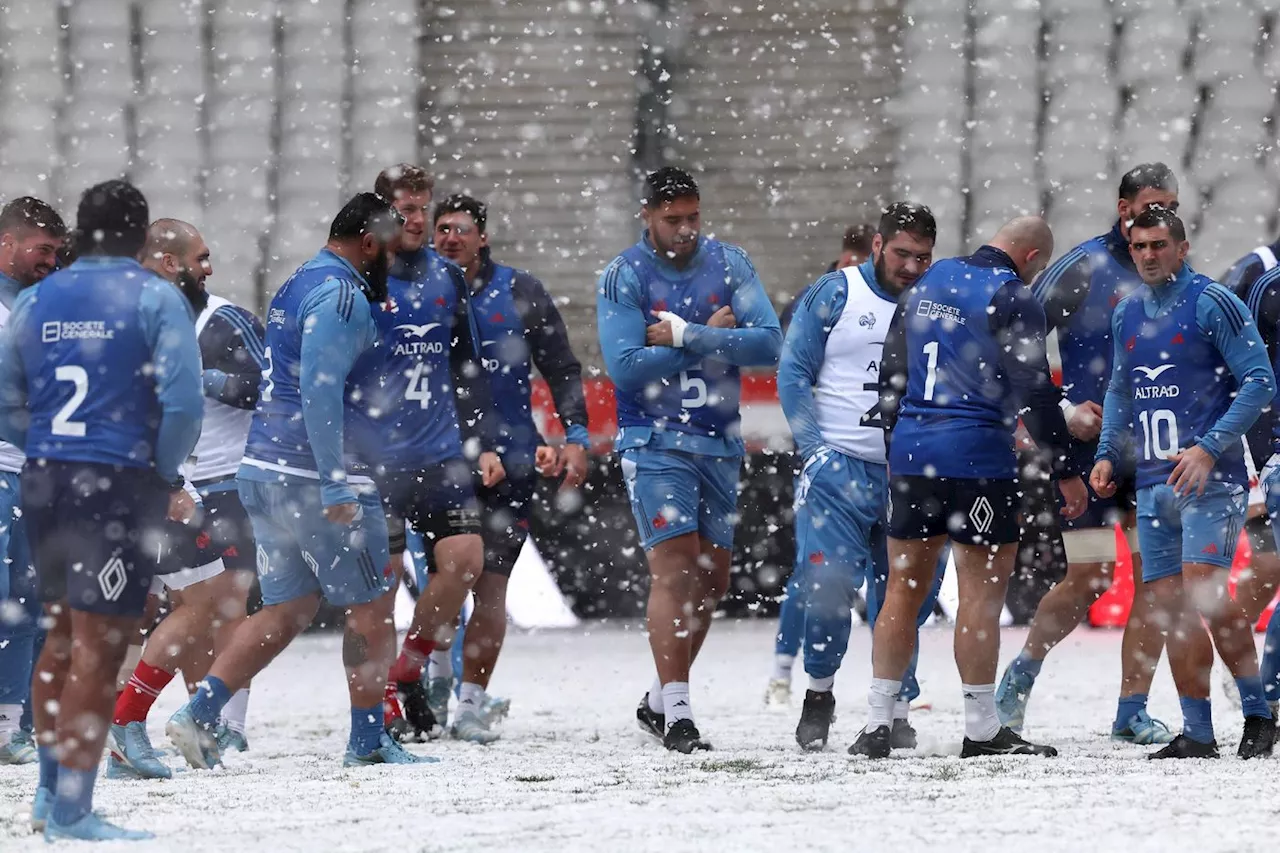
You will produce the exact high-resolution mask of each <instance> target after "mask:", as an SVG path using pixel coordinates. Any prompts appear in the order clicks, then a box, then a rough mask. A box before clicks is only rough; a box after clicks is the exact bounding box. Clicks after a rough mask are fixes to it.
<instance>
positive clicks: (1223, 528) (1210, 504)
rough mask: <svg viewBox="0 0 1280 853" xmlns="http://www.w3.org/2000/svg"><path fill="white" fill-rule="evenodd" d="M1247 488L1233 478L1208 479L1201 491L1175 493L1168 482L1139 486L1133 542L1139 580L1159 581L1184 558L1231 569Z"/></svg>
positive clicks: (1172, 572)
mask: <svg viewBox="0 0 1280 853" xmlns="http://www.w3.org/2000/svg"><path fill="white" fill-rule="evenodd" d="M1247 499H1248V493H1247V492H1246V491H1245V488H1244V486H1240V485H1237V484H1235V483H1209V484H1208V485H1207V486H1206V487H1205V490H1204V494H1203V495H1200V496H1197V495H1195V494H1190V495H1181V496H1179V495H1176V494H1174V492H1173V486H1166V485H1163V484H1161V485H1157V486H1147V487H1145V488H1141V489H1139V490H1138V545H1139V546H1140V547H1141V549H1142V580H1143V582H1144V583H1149V582H1150V581H1155V580H1160V579H1161V578H1167V577H1170V576H1172V575H1176V574H1178V573H1180V572H1181V571H1182V566H1183V564H1184V563H1207V564H1209V565H1211V566H1221V567H1222V568H1224V569H1230V568H1231V561H1232V560H1233V559H1235V555H1236V544H1237V543H1238V542H1239V541H1240V529H1241V528H1242V527H1244V517H1245V502H1246V500H1247Z"/></svg>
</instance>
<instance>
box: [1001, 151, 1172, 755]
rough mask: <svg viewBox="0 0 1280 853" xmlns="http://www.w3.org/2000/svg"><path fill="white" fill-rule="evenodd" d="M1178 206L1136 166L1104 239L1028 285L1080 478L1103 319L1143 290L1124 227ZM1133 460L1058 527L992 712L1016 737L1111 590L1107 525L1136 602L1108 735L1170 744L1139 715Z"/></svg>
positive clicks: (1148, 655)
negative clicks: (1054, 550) (1058, 573)
mask: <svg viewBox="0 0 1280 853" xmlns="http://www.w3.org/2000/svg"><path fill="white" fill-rule="evenodd" d="M1154 206H1160V207H1164V208H1167V209H1169V210H1176V209H1177V207H1178V182H1177V180H1176V179H1175V178H1174V176H1173V172H1172V171H1170V170H1169V168H1168V167H1167V166H1165V165H1164V164H1163V163H1144V164H1142V165H1140V166H1136V167H1134V168H1133V169H1131V170H1129V171H1128V172H1126V173H1125V175H1124V177H1122V178H1121V179H1120V193H1119V200H1118V201H1117V202H1116V211H1117V213H1118V214H1119V218H1118V219H1117V220H1116V223H1115V225H1114V226H1112V228H1111V230H1110V231H1109V232H1107V233H1106V234H1103V235H1101V236H1099V237H1094V238H1093V239H1092V240H1088V241H1086V242H1084V243H1082V244H1080V245H1079V246H1077V247H1076V248H1074V249H1072V250H1071V251H1070V252H1067V253H1066V254H1065V255H1063V256H1062V257H1061V258H1060V259H1059V260H1058V261H1057V262H1056V263H1054V264H1053V265H1052V266H1050V267H1049V268H1048V269H1047V270H1045V273H1044V275H1042V276H1040V278H1039V280H1037V281H1036V283H1035V286H1034V288H1033V289H1034V292H1035V295H1036V298H1037V299H1039V300H1040V302H1041V304H1043V305H1044V313H1045V319H1046V320H1047V322H1048V327H1049V329H1050V330H1054V329H1056V330H1057V332H1058V350H1059V352H1060V353H1061V356H1062V389H1063V397H1064V398H1065V408H1064V412H1065V414H1066V418H1067V428H1068V429H1069V430H1070V431H1071V436H1072V441H1071V467H1072V470H1081V471H1084V470H1088V469H1089V468H1090V467H1091V465H1092V459H1093V456H1094V453H1095V451H1096V449H1097V438H1098V430H1099V429H1100V427H1101V425H1102V420H1101V417H1102V401H1103V397H1104V396H1105V394H1106V389H1107V381H1108V379H1109V378H1110V375H1111V350H1112V346H1111V313H1112V311H1113V310H1114V308H1115V306H1116V304H1117V303H1119V302H1120V300H1122V299H1124V298H1125V297H1126V296H1128V295H1129V294H1130V293H1132V292H1134V291H1135V290H1137V289H1138V288H1140V287H1141V286H1142V279H1141V277H1140V276H1139V275H1138V271H1137V269H1136V268H1135V266H1134V262H1133V259H1132V258H1131V257H1130V255H1129V227H1130V223H1131V222H1132V221H1133V218H1134V217H1136V216H1137V215H1138V214H1140V213H1142V212H1143V211H1144V210H1147V209H1148V208H1150V207H1154ZM1133 465H1134V463H1133V459H1132V453H1129V454H1128V455H1126V456H1124V457H1123V458H1122V459H1121V467H1120V469H1119V470H1120V477H1119V485H1118V487H1117V492H1116V494H1115V495H1114V496H1112V497H1109V498H1100V497H1099V496H1097V495H1094V494H1091V495H1090V496H1089V506H1088V509H1086V510H1085V513H1084V515H1082V516H1080V518H1077V519H1074V520H1068V521H1066V522H1064V523H1063V527H1064V531H1063V534H1062V542H1063V546H1064V547H1065V549H1066V554H1067V576H1066V578H1065V579H1064V580H1063V581H1062V582H1061V583H1059V584H1057V585H1056V586H1054V588H1053V589H1051V590H1050V591H1049V592H1048V593H1047V594H1046V595H1045V596H1044V598H1042V599H1041V600H1040V605H1039V607H1038V608H1037V609H1036V615H1035V618H1034V620H1032V623H1031V630H1030V632H1028V634H1027V642H1026V644H1025V645H1024V646H1023V648H1022V651H1021V652H1019V654H1018V656H1017V657H1016V658H1014V660H1013V662H1012V663H1010V664H1009V667H1008V669H1006V670H1005V673H1004V677H1003V678H1001V680H1000V688H999V689H998V690H997V691H996V707H997V709H998V710H999V712H1000V722H1001V723H1003V724H1004V725H1006V726H1008V727H1009V728H1010V729H1012V730H1013V731H1015V732H1019V733H1021V732H1022V725H1023V719H1024V718H1025V715H1026V710H1027V702H1028V700H1029V699H1030V697H1031V689H1032V687H1034V686H1035V682H1036V676H1038V675H1039V674H1040V667H1041V665H1042V664H1043V663H1044V659H1045V656H1046V655H1048V653H1049V652H1050V651H1051V650H1052V649H1053V648H1054V647H1055V646H1057V645H1058V644H1059V643H1061V642H1062V641H1063V640H1064V639H1066V638H1067V636H1068V635H1069V634H1070V633H1071V632H1072V631H1074V630H1075V629H1076V626H1078V625H1079V624H1080V623H1081V621H1083V620H1084V617H1085V614H1086V613H1087V612H1088V610H1089V607H1090V606H1091V605H1092V604H1093V603H1094V602H1095V601H1097V600H1098V597H1099V596H1100V595H1102V593H1104V592H1105V591H1106V590H1107V588H1108V587H1109V586H1110V585H1111V575H1112V572H1113V571H1114V568H1115V561H1116V535H1115V526H1116V524H1117V523H1120V524H1121V525H1122V526H1123V527H1124V529H1125V530H1126V532H1127V533H1128V537H1129V543H1130V552H1131V553H1132V554H1133V567H1134V581H1135V587H1134V596H1133V607H1132V609H1131V610H1130V611H1129V620H1128V622H1127V623H1126V624H1125V629H1124V638H1123V639H1122V640H1121V645H1120V670H1121V677H1120V701H1119V703H1118V705H1117V710H1116V718H1115V722H1114V724H1113V725H1112V727H1111V736H1112V737H1113V738H1115V739H1117V740H1127V741H1132V742H1134V743H1142V744H1149V743H1168V742H1169V741H1171V740H1173V733H1172V732H1170V731H1169V728H1168V726H1166V725H1165V724H1164V723H1162V722H1160V721H1159V720H1156V719H1152V717H1151V715H1150V714H1148V713H1147V693H1148V692H1149V691H1150V689H1151V679H1152V678H1153V677H1154V675H1155V670H1156V664H1157V663H1159V661H1160V652H1161V650H1162V649H1163V648H1164V636H1163V634H1162V633H1161V626H1160V625H1159V624H1158V622H1157V621H1156V620H1155V619H1153V618H1152V614H1153V612H1154V610H1153V602H1152V600H1151V598H1150V596H1148V595H1147V594H1146V592H1145V591H1144V589H1143V587H1142V581H1141V575H1142V561H1141V555H1140V549H1139V548H1138V543H1137V536H1136V533H1135V524H1136V521H1135V518H1134V515H1133V509H1134V499H1135V488H1134V484H1133Z"/></svg>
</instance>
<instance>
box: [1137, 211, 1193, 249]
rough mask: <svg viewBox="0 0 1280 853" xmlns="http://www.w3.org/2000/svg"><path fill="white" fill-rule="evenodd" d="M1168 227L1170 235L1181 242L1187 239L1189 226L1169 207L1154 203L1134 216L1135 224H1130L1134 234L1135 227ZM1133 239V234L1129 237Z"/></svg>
mask: <svg viewBox="0 0 1280 853" xmlns="http://www.w3.org/2000/svg"><path fill="white" fill-rule="evenodd" d="M1160 227H1164V228H1168V229H1169V236H1170V237H1172V238H1173V239H1175V240H1177V241H1178V242H1179V243H1181V242H1182V241H1183V240H1186V239H1187V226H1185V225H1183V224H1182V220H1181V219H1180V218H1179V217H1178V214H1176V213H1174V212H1173V211H1172V210H1170V209H1169V208H1167V207H1160V206H1159V205H1152V206H1151V207H1148V208H1147V209H1146V210H1144V211H1142V212H1141V213H1139V214H1138V215H1137V217H1135V218H1134V220H1133V224H1131V225H1130V226H1129V234H1130V235H1132V234H1133V229H1135V228H1160ZM1129 239H1130V240H1131V241H1132V239H1133V237H1132V236H1130V238H1129Z"/></svg>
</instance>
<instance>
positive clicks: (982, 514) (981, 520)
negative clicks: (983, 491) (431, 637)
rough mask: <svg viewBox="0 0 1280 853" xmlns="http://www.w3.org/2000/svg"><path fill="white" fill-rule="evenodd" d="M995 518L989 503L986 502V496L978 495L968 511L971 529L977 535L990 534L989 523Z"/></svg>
mask: <svg viewBox="0 0 1280 853" xmlns="http://www.w3.org/2000/svg"><path fill="white" fill-rule="evenodd" d="M995 517H996V513H995V510H993V509H992V508H991V501H989V500H987V496H986V495H980V496H979V497H978V499H977V500H975V501H974V502H973V507H972V508H971V509H970V510H969V521H971V522H972V523H973V529H974V530H976V531H978V532H979V533H990V532H991V522H992V521H994V520H995Z"/></svg>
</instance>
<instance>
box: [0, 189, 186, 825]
mask: <svg viewBox="0 0 1280 853" xmlns="http://www.w3.org/2000/svg"><path fill="white" fill-rule="evenodd" d="M147 220H148V217H147V202H146V199H144V198H143V196H142V193H140V192H138V190H137V189H135V188H134V187H133V186H131V185H129V184H127V183H125V182H124V181H110V182H108V183H105V184H99V185H98V186H95V187H91V188H90V189H89V190H87V191H86V192H85V194H84V196H83V198H82V199H81V201H80V207H79V211H78V213H77V221H76V229H77V230H76V240H77V242H78V243H79V246H78V248H79V249H80V259H79V260H77V261H76V262H75V263H74V264H72V265H71V266H70V267H69V268H68V269H66V270H62V271H59V272H58V273H55V274H53V275H51V276H49V277H48V278H46V279H45V280H44V281H42V282H40V283H39V284H37V285H34V286H32V287H30V288H28V289H27V290H26V291H24V292H23V293H22V295H21V296H20V297H19V298H18V300H17V302H16V304H15V305H14V310H13V313H12V315H11V316H10V322H9V324H8V326H7V327H6V328H5V330H4V336H3V338H2V339H0V437H3V438H4V439H5V440H6V441H9V442H11V443H12V444H14V445H17V446H20V447H25V449H26V455H27V462H26V465H25V466H24V468H23V472H22V484H21V494H22V501H23V516H24V519H25V520H26V522H27V524H28V531H29V535H30V539H31V547H32V553H33V555H34V557H35V562H36V568H37V570H38V572H39V576H40V586H41V596H42V598H43V599H44V601H45V602H46V604H47V605H48V607H47V610H46V613H47V615H48V616H49V617H50V618H51V619H52V627H51V628H50V629H49V637H48V639H47V640H46V642H45V646H44V651H43V653H42V654H41V656H40V661H39V663H38V668H39V677H37V678H36V679H35V682H34V685H33V687H34V691H35V695H34V697H33V701H34V710H35V718H36V729H37V731H38V733H39V740H40V748H39V752H40V779H39V783H38V785H39V787H38V788H37V791H36V802H35V805H34V807H33V808H32V823H33V825H35V826H37V827H41V826H42V827H43V829H44V833H45V837H46V838H47V839H54V838H79V839H86V840H111V839H136V838H147V837H150V834H149V833H142V832H132V831H129V830H124V829H121V828H119V827H117V826H114V825H112V824H110V823H107V822H106V821H104V820H102V818H100V817H98V816H97V815H95V814H94V812H93V788H94V782H95V780H96V777H97V772H98V763H99V761H100V760H101V757H102V746H103V742H104V740H105V739H106V736H107V725H106V723H107V721H108V720H109V719H110V714H111V705H112V702H113V701H114V698H115V676H116V670H118V669H119V667H120V663H121V661H122V660H123V658H124V653H125V648H126V646H127V642H128V640H127V635H128V633H129V630H130V628H131V627H132V626H133V625H134V623H135V620H136V619H137V617H138V616H140V615H141V614H142V610H143V607H144V605H145V603H146V596H147V590H148V588H149V586H150V583H151V572H152V569H153V566H154V565H155V563H156V559H157V554H156V553H155V550H154V548H155V538H156V536H157V533H158V531H159V528H160V526H161V524H162V522H163V520H164V518H165V517H166V515H168V517H169V518H170V519H172V520H182V519H184V518H185V517H189V516H190V514H191V512H192V510H193V509H194V505H193V503H192V501H191V499H190V497H189V496H188V495H187V493H186V492H185V491H183V490H182V481H181V477H180V476H179V473H178V469H179V466H180V465H181V464H182V462H183V460H185V459H186V458H187V456H188V455H189V454H190V453H191V451H192V449H194V447H195V443H196V439H197V438H198V437H199V434H200V419H201V414H202V412H203V402H202V399H201V390H200V351H199V348H198V346H197V344H196V336H195V329H194V328H193V326H192V320H193V319H194V317H193V315H192V313H191V308H190V306H189V305H188V304H187V302H186V300H185V299H183V297H182V294H180V293H179V292H178V291H177V290H176V289H175V288H174V287H173V286H172V285H170V284H169V283H168V282H166V281H164V280H163V279H160V278H157V277H156V276H154V275H152V274H151V273H149V272H147V271H146V270H144V269H143V268H142V267H141V266H140V265H139V264H138V262H137V261H136V260H135V258H136V257H137V256H138V254H139V252H140V251H141V250H142V247H143V243H144V242H145V241H146V234H147ZM86 567H88V570H87V571H86V570H85V569H86Z"/></svg>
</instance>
